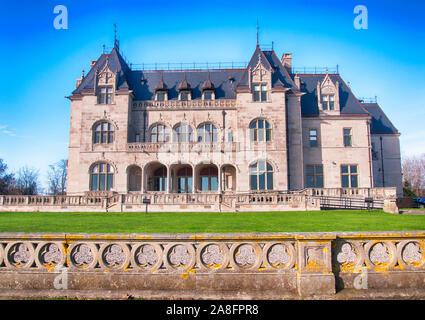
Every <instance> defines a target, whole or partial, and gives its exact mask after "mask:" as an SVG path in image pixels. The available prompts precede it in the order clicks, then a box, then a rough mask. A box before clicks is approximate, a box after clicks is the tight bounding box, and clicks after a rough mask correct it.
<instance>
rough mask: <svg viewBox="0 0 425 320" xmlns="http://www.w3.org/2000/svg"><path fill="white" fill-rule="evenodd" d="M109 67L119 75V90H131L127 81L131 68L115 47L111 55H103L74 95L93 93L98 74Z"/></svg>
mask: <svg viewBox="0 0 425 320" xmlns="http://www.w3.org/2000/svg"><path fill="white" fill-rule="evenodd" d="M106 67H108V68H109V69H110V70H111V71H112V72H114V73H116V74H117V77H118V81H117V89H118V90H120V89H124V90H126V89H130V86H129V83H128V81H127V79H128V75H129V73H130V68H129V67H128V65H127V63H126V62H125V60H124V59H123V57H122V56H121V54H120V53H119V51H118V49H117V48H116V47H114V48H113V49H112V51H111V52H110V53H109V54H102V55H101V56H100V57H99V59H98V60H97V61H96V63H95V64H94V65H93V67H92V68H91V69H90V71H89V72H88V74H87V76H86V77H85V78H84V79H83V80H82V81H81V83H80V85H79V86H78V88H77V89H75V90H74V91H73V92H72V94H73V95H78V94H81V93H82V92H84V91H92V90H93V89H94V81H95V75H96V72H100V71H102V70H104V69H105V68H106Z"/></svg>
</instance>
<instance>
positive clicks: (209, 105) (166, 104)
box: [133, 99, 236, 110]
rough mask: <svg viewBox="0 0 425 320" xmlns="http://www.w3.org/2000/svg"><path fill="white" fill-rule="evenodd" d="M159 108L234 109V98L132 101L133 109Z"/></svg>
mask: <svg viewBox="0 0 425 320" xmlns="http://www.w3.org/2000/svg"><path fill="white" fill-rule="evenodd" d="M135 109H136V110H137V109H143V110H145V109H146V110H161V109H236V100H230V99H219V100H188V101H181V100H167V101H153V100H152V101H134V102H133V110H135Z"/></svg>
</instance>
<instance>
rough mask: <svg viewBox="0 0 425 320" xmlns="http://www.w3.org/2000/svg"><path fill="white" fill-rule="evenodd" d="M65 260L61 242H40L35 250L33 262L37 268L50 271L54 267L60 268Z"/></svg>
mask: <svg viewBox="0 0 425 320" xmlns="http://www.w3.org/2000/svg"><path fill="white" fill-rule="evenodd" d="M65 259H66V256H65V253H64V250H63V244H62V243H61V242H40V243H39V244H38V245H37V248H36V249H35V262H36V264H37V266H38V267H39V268H42V267H45V268H48V269H51V268H54V267H55V266H62V265H63V264H64V263H65Z"/></svg>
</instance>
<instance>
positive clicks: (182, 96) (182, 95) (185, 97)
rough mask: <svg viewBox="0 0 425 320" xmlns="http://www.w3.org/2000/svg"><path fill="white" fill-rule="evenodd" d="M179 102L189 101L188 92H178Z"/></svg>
mask: <svg viewBox="0 0 425 320" xmlns="http://www.w3.org/2000/svg"><path fill="white" fill-rule="evenodd" d="M180 100H181V101H187V100H189V92H188V91H182V92H180Z"/></svg>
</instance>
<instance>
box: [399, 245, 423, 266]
mask: <svg viewBox="0 0 425 320" xmlns="http://www.w3.org/2000/svg"><path fill="white" fill-rule="evenodd" d="M402 258H403V260H404V261H405V262H406V263H412V262H420V261H422V253H421V249H420V246H419V244H418V243H414V242H409V243H408V244H407V245H406V246H405V247H404V248H403V255H402Z"/></svg>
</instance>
